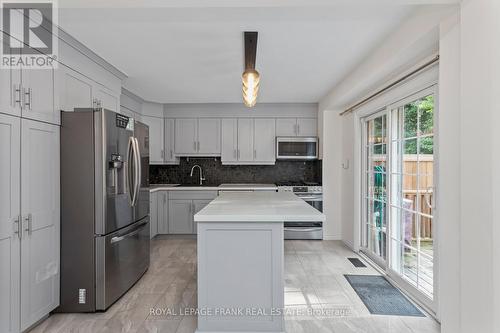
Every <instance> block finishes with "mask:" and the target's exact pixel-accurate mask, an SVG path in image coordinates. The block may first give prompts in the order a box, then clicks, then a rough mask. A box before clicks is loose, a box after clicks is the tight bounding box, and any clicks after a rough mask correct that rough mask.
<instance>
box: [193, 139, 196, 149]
mask: <svg viewBox="0 0 500 333" xmlns="http://www.w3.org/2000/svg"><path fill="white" fill-rule="evenodd" d="M193 149H194V151H196V141H193Z"/></svg>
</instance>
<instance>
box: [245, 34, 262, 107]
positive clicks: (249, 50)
mask: <svg viewBox="0 0 500 333" xmlns="http://www.w3.org/2000/svg"><path fill="white" fill-rule="evenodd" d="M257 34H258V33H257V31H245V33H244V36H245V71H244V72H243V75H241V80H242V82H243V103H244V104H245V105H246V106H248V107H253V106H254V105H255V104H256V103H257V95H258V93H259V81H260V75H259V72H257V71H256V70H255V58H256V57H257Z"/></svg>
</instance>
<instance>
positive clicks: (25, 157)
mask: <svg viewBox="0 0 500 333" xmlns="http://www.w3.org/2000/svg"><path fill="white" fill-rule="evenodd" d="M21 127H22V142H21V216H22V229H23V236H22V241H21V307H20V308H21V330H25V329H27V328H28V327H29V326H31V325H33V324H34V323H35V322H37V321H38V320H40V319H41V318H43V317H44V316H45V315H47V314H48V313H49V312H50V311H52V310H53V309H55V308H56V307H57V306H58V305H59V266H60V262H59V233H60V231H59V230H60V221H59V209H60V205H59V126H54V125H49V124H46V123H41V122H37V121H31V120H27V119H23V120H22V123H21Z"/></svg>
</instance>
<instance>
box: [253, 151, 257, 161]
mask: <svg viewBox="0 0 500 333" xmlns="http://www.w3.org/2000/svg"><path fill="white" fill-rule="evenodd" d="M256 158H257V149H254V150H253V159H254V160H255V159H256Z"/></svg>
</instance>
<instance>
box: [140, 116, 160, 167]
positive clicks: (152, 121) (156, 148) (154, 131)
mask: <svg viewBox="0 0 500 333" xmlns="http://www.w3.org/2000/svg"><path fill="white" fill-rule="evenodd" d="M142 122H143V123H144V124H146V125H148V127H149V164H163V162H164V156H165V150H164V149H163V140H164V138H163V135H164V134H163V118H157V117H150V116H142Z"/></svg>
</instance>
